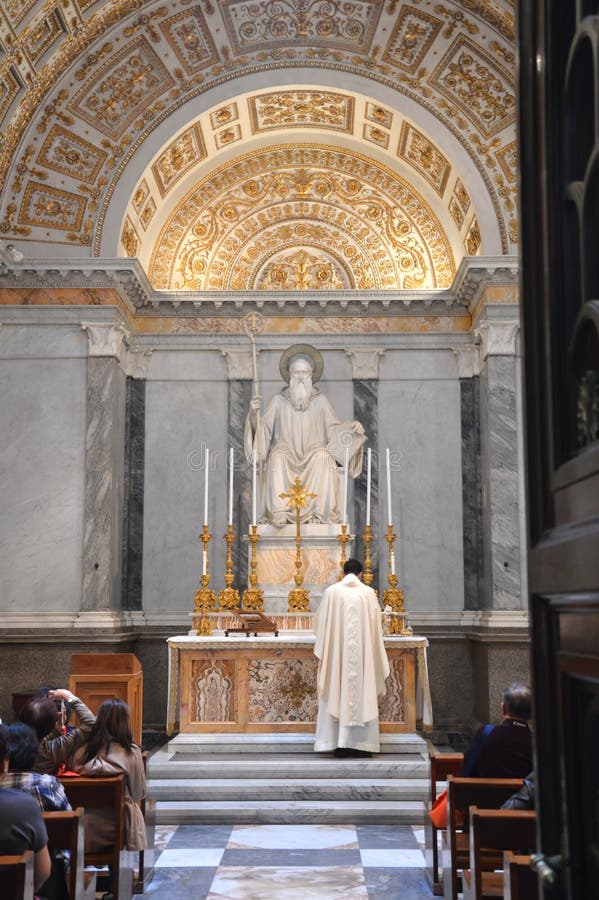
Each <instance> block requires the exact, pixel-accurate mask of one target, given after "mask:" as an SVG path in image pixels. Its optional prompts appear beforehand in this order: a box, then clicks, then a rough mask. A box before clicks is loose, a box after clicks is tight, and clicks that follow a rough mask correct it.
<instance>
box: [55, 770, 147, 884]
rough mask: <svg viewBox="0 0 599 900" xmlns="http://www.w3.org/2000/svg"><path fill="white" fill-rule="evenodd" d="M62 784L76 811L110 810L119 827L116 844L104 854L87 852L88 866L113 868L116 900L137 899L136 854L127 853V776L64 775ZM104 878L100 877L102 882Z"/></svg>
mask: <svg viewBox="0 0 599 900" xmlns="http://www.w3.org/2000/svg"><path fill="white" fill-rule="evenodd" d="M60 781H61V782H62V785H63V787H64V789H65V792H66V795H67V797H68V798H69V803H70V804H71V806H72V807H73V808H74V809H76V808H77V807H78V806H83V807H84V809H85V812H88V811H89V810H96V809H108V810H111V812H112V818H113V820H114V824H115V841H114V844H112V846H111V847H109V848H108V850H107V851H106V852H104V853H88V852H86V853H85V865H86V866H110V867H111V869H112V878H113V882H112V887H111V889H110V890H111V892H112V893H113V894H114V897H115V900H131V898H132V896H133V853H131V852H129V851H127V850H125V803H124V800H125V775H124V773H123V774H121V775H112V776H110V777H101V778H87V777H85V776H82V775H80V776H77V777H75V776H71V777H69V776H63V777H61V779H60ZM101 879H102V875H101V874H100V875H99V876H98V881H101Z"/></svg>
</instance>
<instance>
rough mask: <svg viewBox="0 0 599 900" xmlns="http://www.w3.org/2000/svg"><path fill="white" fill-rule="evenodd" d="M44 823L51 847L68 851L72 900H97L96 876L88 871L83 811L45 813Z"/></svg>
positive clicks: (80, 808)
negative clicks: (85, 855)
mask: <svg viewBox="0 0 599 900" xmlns="http://www.w3.org/2000/svg"><path fill="white" fill-rule="evenodd" d="M44 822H45V825H46V830H47V832H48V848H49V849H50V850H68V851H69V854H70V860H71V862H70V867H69V876H68V888H69V895H70V897H71V898H73V900H74V898H76V900H94V898H95V896H96V873H95V872H91V871H86V870H85V861H84V849H85V848H84V831H83V808H82V807H78V808H77V809H73V810H72V811H70V812H45V813H44Z"/></svg>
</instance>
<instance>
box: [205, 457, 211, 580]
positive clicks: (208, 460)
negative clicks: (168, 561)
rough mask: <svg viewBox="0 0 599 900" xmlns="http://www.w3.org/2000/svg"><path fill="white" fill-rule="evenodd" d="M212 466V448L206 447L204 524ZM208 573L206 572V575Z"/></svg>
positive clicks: (206, 521)
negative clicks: (209, 471)
mask: <svg viewBox="0 0 599 900" xmlns="http://www.w3.org/2000/svg"><path fill="white" fill-rule="evenodd" d="M209 468H210V450H209V449H208V447H206V471H205V472H204V525H207V524H208V469H209ZM205 574H206V573H205V572H204V575H205Z"/></svg>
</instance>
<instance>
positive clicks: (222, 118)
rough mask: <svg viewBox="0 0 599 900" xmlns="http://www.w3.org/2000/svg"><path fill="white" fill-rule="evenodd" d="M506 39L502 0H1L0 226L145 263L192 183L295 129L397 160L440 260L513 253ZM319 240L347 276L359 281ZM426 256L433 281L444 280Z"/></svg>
mask: <svg viewBox="0 0 599 900" xmlns="http://www.w3.org/2000/svg"><path fill="white" fill-rule="evenodd" d="M514 45H515V32H514V18H513V7H512V4H511V3H510V2H509V0H494V2H493V3H492V4H489V3H486V2H485V3H483V2H479V0H445V2H442V3H438V2H433V0H412V2H409V3H408V2H382V0H356V2H352V3H349V4H348V3H337V2H332V3H326V4H323V3H322V2H320V0H318V2H317V0H308V2H299V0H284V2H281V3H268V2H259V3H254V4H248V3H247V2H242V0H222V2H219V3H213V2H210V0H172V2H170V3H168V4H166V3H164V2H160V0H111V2H108V0H60V2H59V0H5V2H4V3H2V4H1V5H0V49H1V50H2V51H3V55H0V134H1V137H0V189H1V190H2V196H1V207H0V232H1V235H2V238H3V239H4V240H6V241H10V242H11V243H14V244H15V245H17V246H18V247H19V248H20V250H21V252H23V253H24V254H25V255H26V256H39V257H52V258H55V257H56V256H58V257H60V256H63V257H85V256H90V255H92V256H104V257H106V256H108V257H110V256H116V255H123V254H124V255H140V259H141V261H142V264H143V265H144V266H145V267H146V268H147V266H148V264H149V259H150V255H151V253H152V252H153V250H154V247H155V244H156V240H157V238H158V235H159V233H160V232H161V231H162V229H163V227H164V224H165V222H166V221H167V220H168V219H169V217H171V216H172V213H173V210H174V209H175V207H176V206H177V204H179V203H180V201H181V199H182V198H183V197H184V196H185V195H186V194H188V193H189V191H190V190H192V188H193V185H194V183H195V184H197V183H199V182H200V181H202V180H204V179H206V178H208V177H209V176H210V173H214V172H216V169H217V167H218V166H220V165H221V164H222V163H223V162H224V161H227V160H236V159H238V158H240V157H242V156H244V155H247V154H251V153H254V152H257V151H259V150H261V149H262V148H264V147H266V146H269V145H270V146H272V145H275V144H281V143H282V142H288V143H290V142H291V141H293V143H298V144H299V143H302V142H303V143H313V144H318V145H325V144H328V145H331V146H333V147H337V148H342V149H343V150H345V151H347V152H349V153H350V155H351V154H352V153H353V154H354V155H360V154H362V155H363V156H364V157H371V159H372V161H373V165H375V166H378V165H382V166H387V167H388V168H389V169H391V170H394V171H395V172H396V173H397V174H398V177H399V178H400V179H403V181H404V182H405V184H406V185H408V186H409V187H410V188H411V189H412V190H413V191H414V192H415V194H417V195H418V196H419V197H420V200H421V202H422V204H423V206H424V207H425V208H426V209H427V210H428V212H429V214H430V216H431V217H432V219H431V221H432V220H433V219H434V220H436V222H437V230H438V232H439V234H440V235H441V237H440V238H439V246H441V245H444V246H445V248H446V252H447V258H448V260H450V261H451V262H450V263H448V265H449V269H451V268H452V267H455V265H457V263H459V260H460V257H461V256H463V255H472V254H477V253H484V254H488V253H491V254H501V253H510V252H513V251H514V249H515V248H516V245H517V240H518V227H517V220H516V208H515V193H516V155H515V146H516V145H515V130H514V127H515V126H514V121H515V99H514V98H515V63H514ZM302 116H304V118H303V119H302ZM284 132H286V133H284ZM406 189H407V188H406ZM347 215H348V216H349V213H347ZM306 221H312V220H306ZM312 224H313V222H312ZM336 227H339V225H337V226H336ZM389 227H390V228H391V226H389ZM413 227H414V228H415V227H416V226H415V225H414V226H413ZM373 230H374V231H376V229H373ZM391 230H392V228H391ZM433 230H434V229H433ZM350 232H351V229H348V230H347V234H348V235H349V234H350ZM415 234H416V232H415ZM350 239H351V240H353V241H354V245H355V252H356V253H358V246H359V245H358V243H356V241H355V237H353V238H350V237H349V236H348V238H347V240H350ZM379 239H380V240H382V238H379ZM423 239H424V238H423V236H422V235H420V236H419V237H418V238H417V237H414V241H415V246H416V245H418V241H419V240H423ZM317 243H319V247H320V251H322V252H323V253H324V254H325V256H324V257H323V259H324V258H325V257H326V258H327V259H328V265H329V266H331V267H332V268H331V269H330V271H331V272H333V270H334V271H335V273H336V274H335V278H336V279H339V280H340V281H341V282H342V283H344V284H345V282H346V281H347V280H348V279H349V280H350V281H351V279H353V278H356V277H357V273H356V271H354V269H352V267H351V266H348V265H347V263H344V265H341V258H340V257H339V254H338V251H337V250H336V249H335V254H337V255H333V256H332V257H330V258H329V257H327V256H326V252H325V251H326V246H327V240H325V239H324V237H323V238H322V240H320V239H319V242H317ZM317 249H318V247H317V246H316V244H315V245H314V246H313V247H312V250H310V253H313V251H316V250H317ZM298 252H299V251H298ZM306 252H308V250H307V249H306ZM359 252H360V253H362V252H363V253H366V248H365V247H362V248H361V249H360V251H359ZM413 253H414V254H416V249H413ZM418 253H420V249H419V247H418ZM290 254H291V255H292V250H291V248H289V252H288V254H287V256H286V258H285V261H284V263H280V264H281V265H283V269H280V268H279V269H277V270H276V271H277V272H278V277H283V270H284V269H288V268H289V266H290V262H289V259H288V257H289V256H290ZM435 254H438V250H437V248H436V247H435V248H433V247H428V248H427V253H425V254H424V255H423V256H422V260H423V262H422V263H421V264H420V265H421V269H422V271H423V272H424V270H425V269H426V272H427V274H426V276H425V278H424V281H423V282H422V283H423V284H424V283H428V284H430V283H432V282H433V281H434V282H435V283H443V279H444V278H445V275H444V274H442V272H444V266H445V264H443V265H441V264H440V263H439V261H438V260H437V259H436V257H435ZM313 255H314V253H313ZM316 256H318V254H316ZM363 258H364V259H366V258H367V256H364V257H363ZM215 260H216V257H215ZM335 260H337V262H335ZM303 263H305V260H303ZM271 265H274V262H273V263H271ZM323 265H324V264H323ZM344 266H345V267H344ZM325 268H326V267H325ZM371 269H372V266H371ZM324 271H325V269H324V268H323V269H322V273H324ZM400 271H401V269H400ZM260 272H262V270H260V271H259V270H258V269H256V270H255V283H258V282H260V283H261V284H262V283H265V282H264V279H265V278H266V276H265V275H264V272H262V274H260ZM273 273H274V270H273V271H272V272H271V276H273ZM322 273H321V277H324V274H322ZM433 273H434V274H433ZM271 276H269V277H271ZM331 277H333V276H332V275H331ZM376 277H377V278H379V279H382V275H381V274H380V273H379V274H378V275H377V276H376ZM419 277H420V276H419ZM382 280H383V281H384V279H382Z"/></svg>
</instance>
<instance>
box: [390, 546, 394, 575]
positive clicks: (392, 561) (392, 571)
mask: <svg viewBox="0 0 599 900" xmlns="http://www.w3.org/2000/svg"><path fill="white" fill-rule="evenodd" d="M391 574H392V575H395V553H394V552H393V550H392V551H391Z"/></svg>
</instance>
